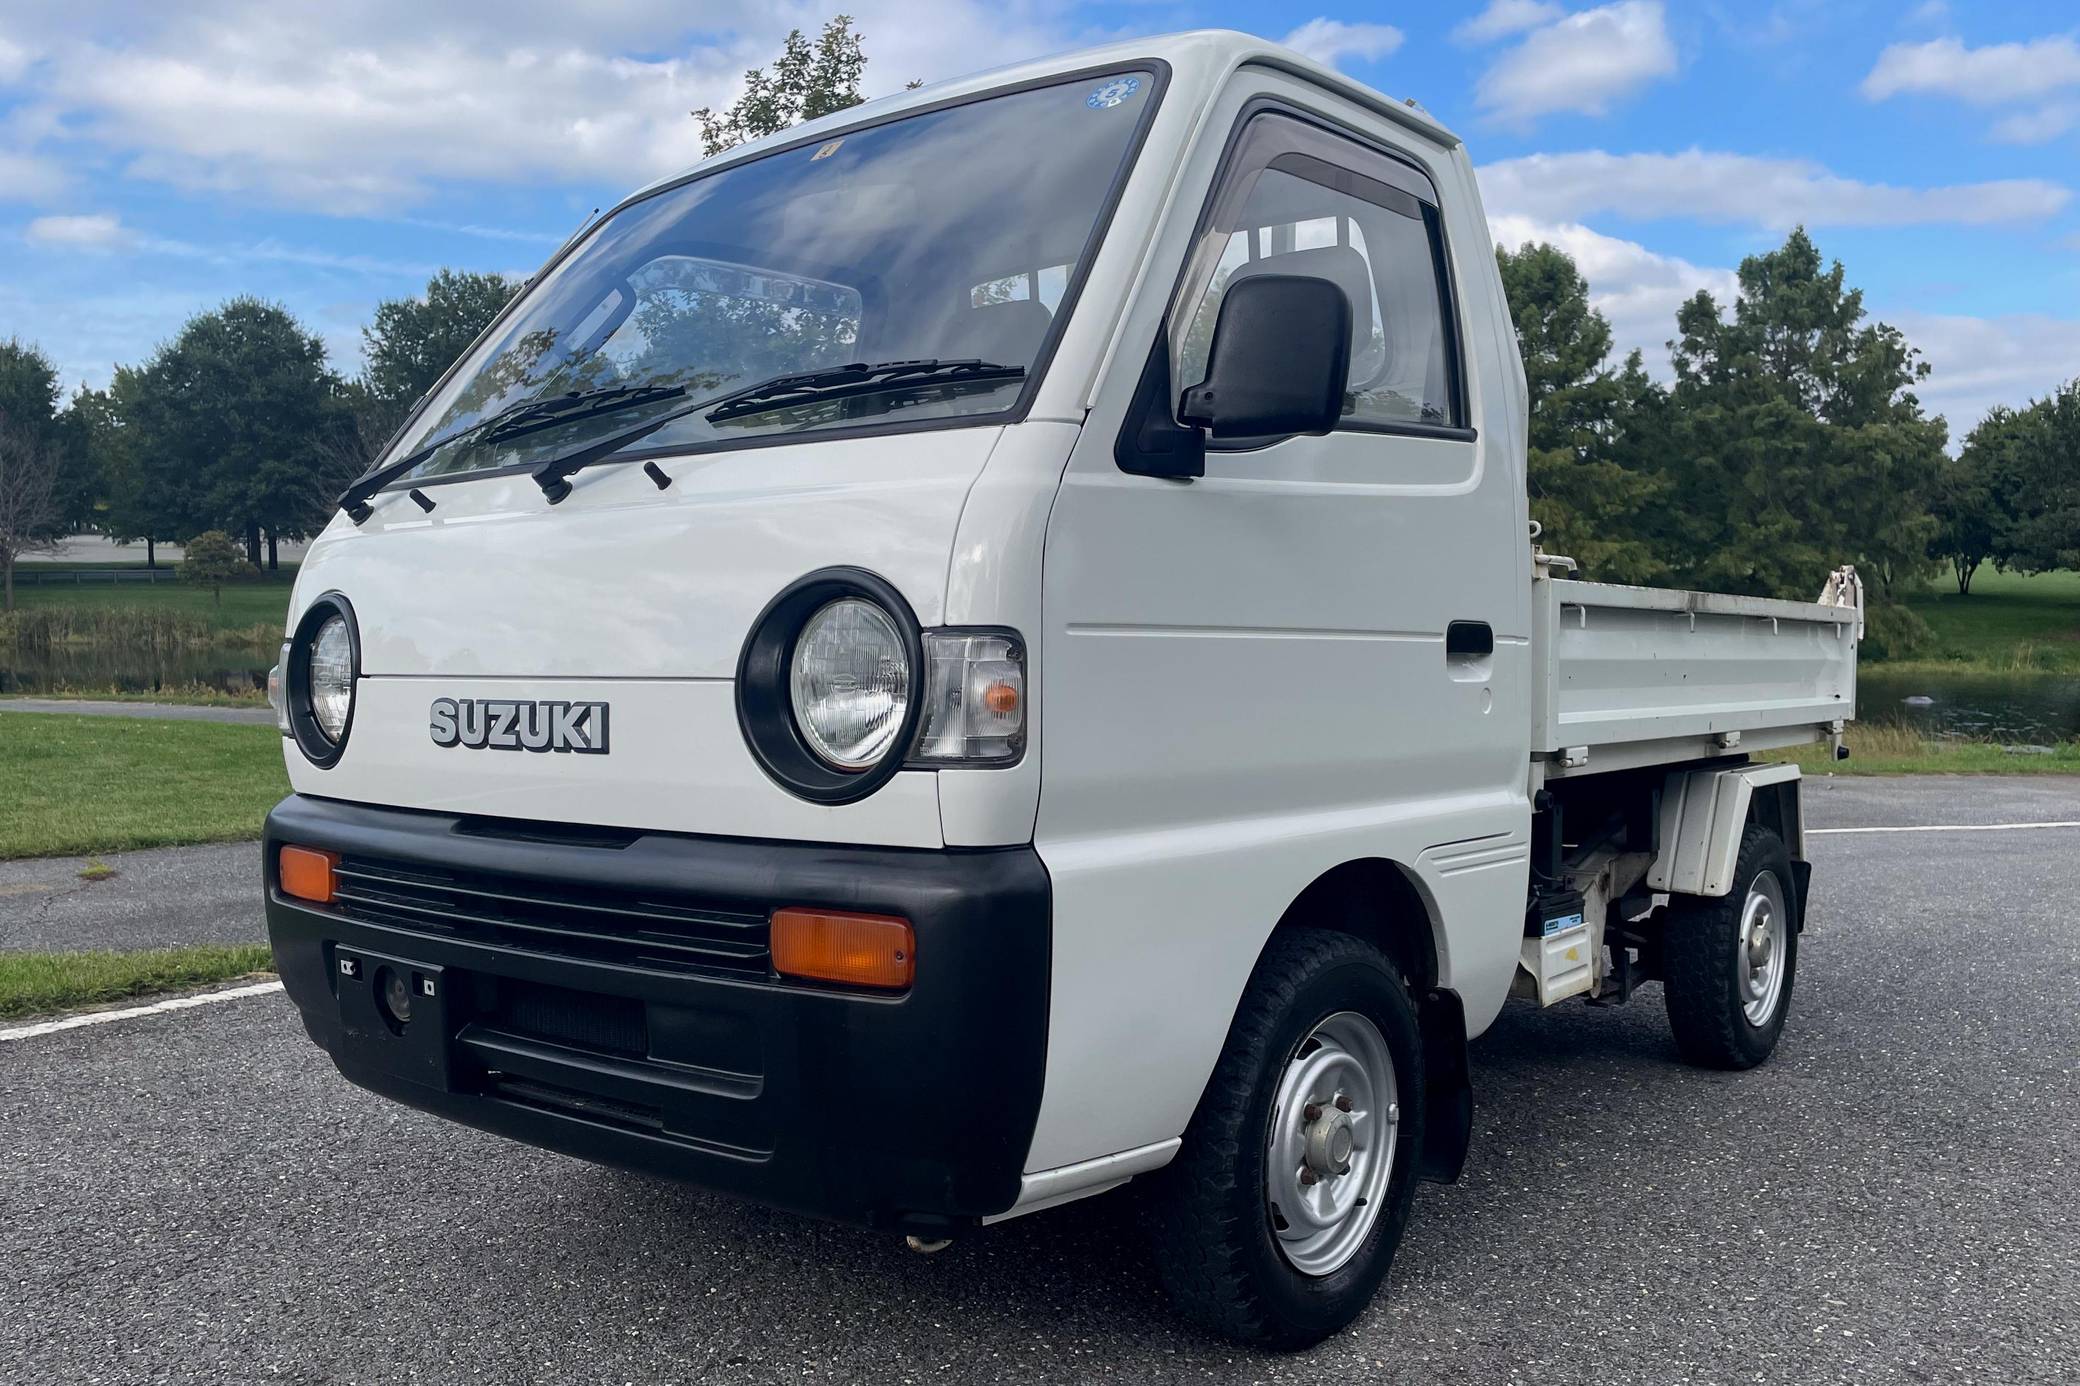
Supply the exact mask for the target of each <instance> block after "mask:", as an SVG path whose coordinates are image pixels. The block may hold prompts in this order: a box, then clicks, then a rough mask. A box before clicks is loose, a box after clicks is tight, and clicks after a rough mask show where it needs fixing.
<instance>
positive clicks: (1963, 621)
mask: <svg viewBox="0 0 2080 1386" xmlns="http://www.w3.org/2000/svg"><path fill="white" fill-rule="evenodd" d="M1907 605H1908V606H1909V607H1910V608H1912V609H1913V611H1914V612H1915V614H1917V615H1918V616H1920V617H1921V619H1922V620H1924V621H1926V622H1928V625H1929V629H1930V630H1932V631H1934V632H1935V644H1934V646H1933V648H1931V649H1930V650H1928V651H1927V652H1926V653H1925V654H1922V655H1919V656H1917V657H1916V658H1915V660H1914V661H1913V662H1914V663H1917V664H1918V663H1922V662H1928V663H1932V664H1940V665H1945V666H1947V667H1956V665H1957V664H1958V663H1960V662H1968V663H1971V664H1975V665H1981V666H1984V667H1986V668H1989V669H1996V670H2002V669H2046V670H2062V671H2066V672H2070V673H2080V573H2065V572H2060V573H2039V574H2038V575H2037V576H2035V577H2023V576H2021V575H2019V574H2016V573H1996V572H1994V571H1993V570H1992V569H1991V568H1984V569H1981V570H1980V572H1979V576H1978V577H1977V578H1976V579H1974V580H1973V582H1972V594H1971V595H1970V596H1968V597H1960V596H1958V595H1957V587H1956V584H1955V583H1945V584H1943V585H1940V586H1937V587H1936V588H1934V589H1932V590H1931V591H1929V592H1926V593H1924V594H1922V595H1920V596H1915V597H1909V598H1907Z"/></svg>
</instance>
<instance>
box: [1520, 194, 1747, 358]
mask: <svg viewBox="0 0 2080 1386" xmlns="http://www.w3.org/2000/svg"><path fill="white" fill-rule="evenodd" d="M1488 229H1489V231H1490V232H1491V233H1492V234H1493V236H1494V238H1495V243H1496V244H1497V245H1499V246H1505V247H1508V248H1509V249H1511V250H1515V249H1517V248H1518V247H1520V246H1522V245H1523V244H1525V243H1526V242H1529V241H1543V242H1545V243H1546V244H1548V245H1551V246H1554V247H1557V248H1558V249H1560V250H1564V251H1566V252H1567V254H1568V255H1569V256H1570V257H1572V258H1573V260H1574V262H1575V265H1576V267H1577V268H1579V269H1580V270H1581V272H1582V277H1583V278H1585V279H1587V280H1588V281H1589V302H1590V304H1591V306H1593V307H1594V308H1595V309H1596V310H1597V311H1598V312H1600V313H1602V314H1603V315H1604V317H1606V318H1608V319H1610V324H1611V336H1612V338H1613V353H1614V356H1615V357H1616V358H1618V359H1622V358H1623V357H1624V355H1625V353H1626V352H1628V351H1631V350H1633V349H1634V348H1638V349H1639V350H1640V351H1641V352H1643V353H1644V354H1645V356H1646V361H1647V367H1648V369H1649V370H1650V371H1652V372H1653V373H1654V374H1655V375H1657V376H1659V377H1661V378H1662V379H1664V380H1665V379H1667V378H1668V377H1669V375H1670V373H1671V372H1670V369H1669V364H1668V351H1667V347H1666V344H1667V342H1668V339H1669V338H1671V337H1673V336H1674V335H1675V330H1676V309H1677V308H1679V307H1680V306H1682V304H1683V303H1685V302H1686V301H1688V300H1689V299H1690V298H1691V297H1692V296H1693V295H1695V294H1696V293H1697V291H1698V290H1699V289H1704V290H1708V291H1709V292H1710V293H1711V294H1712V296H1713V297H1714V298H1716V299H1718V301H1719V303H1720V305H1721V306H1722V307H1723V306H1727V305H1730V304H1731V303H1732V302H1733V296H1734V294H1735V293H1736V292H1737V291H1738V290H1739V281H1738V280H1737V279H1736V278H1735V277H1734V273H1733V271H1732V270H1728V269H1708V268H1704V267H1701V266H1698V265H1693V264H1691V263H1690V262H1689V261H1688V260H1683V259H1679V258H1677V257H1676V256H1673V255H1661V254H1657V253H1656V252H1654V251H1651V250H1649V249H1647V248H1646V247H1645V246H1643V245H1641V244H1639V243H1638V242H1637V241H1627V240H1621V239H1619V238H1618V237H1615V236H1606V235H1604V234H1602V233H1601V232H1599V231H1592V230H1590V229H1589V228H1588V227H1586V226H1583V225H1582V224H1581V223H1580V222H1573V221H1542V220H1539V219H1537V218H1534V217H1527V216H1518V215H1513V214H1507V213H1505V214H1501V215H1492V214H1491V215H1490V216H1489V218H1488Z"/></svg>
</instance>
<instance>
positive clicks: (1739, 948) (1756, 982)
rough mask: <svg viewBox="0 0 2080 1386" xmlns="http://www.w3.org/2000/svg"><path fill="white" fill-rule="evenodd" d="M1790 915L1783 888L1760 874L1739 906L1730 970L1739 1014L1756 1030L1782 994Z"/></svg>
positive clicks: (1773, 876) (1767, 874) (1769, 874)
mask: <svg viewBox="0 0 2080 1386" xmlns="http://www.w3.org/2000/svg"><path fill="white" fill-rule="evenodd" d="M1789 915H1790V911H1788V910H1787V909H1785V908H1784V886H1783V884H1782V883H1781V882H1780V881H1778V880H1777V875H1776V873H1775V872H1774V871H1764V872H1761V873H1760V874H1758V875H1757V876H1756V877H1755V880H1754V881H1753V883H1751V884H1750V885H1749V886H1748V898H1747V901H1746V902H1745V903H1744V904H1743V905H1742V906H1741V931H1740V935H1739V936H1738V937H1737V938H1736V939H1735V940H1734V944H1733V946H1734V970H1735V975H1736V976H1737V977H1738V978H1739V979H1740V992H1741V1011H1742V1013H1743V1014H1745V1015H1746V1016H1747V1017H1748V1023H1749V1024H1750V1025H1752V1026H1754V1027H1755V1028H1756V1029H1758V1030H1759V1029H1761V1028H1762V1027H1763V1026H1765V1025H1767V1024H1769V1021H1770V1017H1771V1016H1772V1015H1774V1014H1775V1013H1776V1009H1777V1001H1778V1000H1779V998H1781V997H1782V996H1783V994H1784V962H1785V955H1786V952H1787V951H1788V949H1789V947H1790V941H1791V933H1790V925H1789Z"/></svg>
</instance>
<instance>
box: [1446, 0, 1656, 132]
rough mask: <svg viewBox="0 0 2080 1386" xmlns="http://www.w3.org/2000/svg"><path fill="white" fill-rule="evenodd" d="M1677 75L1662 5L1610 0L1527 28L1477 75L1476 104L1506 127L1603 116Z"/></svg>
mask: <svg viewBox="0 0 2080 1386" xmlns="http://www.w3.org/2000/svg"><path fill="white" fill-rule="evenodd" d="M1675 70H1676V46H1675V43H1674V41H1673V40H1672V39H1670V38H1669V35H1668V23H1667V16H1666V15H1665V14H1664V13H1663V11H1662V7H1661V4H1660V0H1616V3H1613V4H1608V5H1599V6H1597V7H1596V8H1595V9H1593V10H1583V11H1581V12H1580V13H1578V14H1571V15H1568V16H1567V17H1566V18H1564V19H1561V20H1558V21H1556V22H1554V23H1552V24H1548V25H1546V26H1545V27H1543V28H1539V29H1534V30H1532V31H1531V32H1530V34H1528V35H1527V36H1526V37H1525V38H1524V41H1523V42H1522V43H1519V44H1518V45H1517V46H1516V47H1514V48H1512V49H1510V50H1509V51H1507V52H1506V53H1504V54H1503V55H1502V56H1501V57H1500V58H1498V59H1496V61H1495V63H1494V65H1493V66H1491V67H1490V68H1489V69H1488V70H1487V71H1486V72H1484V73H1482V74H1481V79H1480V82H1479V84H1478V85H1477V86H1476V87H1475V90H1474V98H1475V100H1476V102H1477V103H1478V104H1479V105H1480V108H1481V109H1482V111H1484V112H1485V113H1487V114H1488V115H1489V116H1491V117H1493V118H1494V119H1496V120H1498V121H1501V122H1502V123H1504V124H1507V125H1517V126H1524V125H1529V124H1530V123H1531V122H1532V121H1533V120H1535V119H1536V118H1537V117H1539V116H1542V115H1547V114H1550V113H1552V112H1555V111H1574V112H1578V113H1580V114H1582V115H1603V114H1605V113H1606V112H1608V111H1609V110H1610V109H1611V107H1612V106H1613V105H1615V104H1616V103H1617V102H1619V101H1621V100H1623V99H1625V98H1626V97H1628V96H1630V95H1632V94H1633V93H1634V92H1636V91H1638V90H1639V89H1640V88H1641V87H1643V86H1645V85H1646V84H1647V83H1649V82H1652V81H1654V80H1655V79H1657V78H1661V77H1669V76H1673V75H1674V73H1675Z"/></svg>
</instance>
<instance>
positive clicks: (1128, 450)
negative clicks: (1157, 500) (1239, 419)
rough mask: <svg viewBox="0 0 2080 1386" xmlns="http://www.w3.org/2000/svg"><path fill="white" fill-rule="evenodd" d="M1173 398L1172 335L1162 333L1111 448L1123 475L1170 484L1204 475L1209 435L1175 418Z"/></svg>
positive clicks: (1114, 459)
mask: <svg viewBox="0 0 2080 1386" xmlns="http://www.w3.org/2000/svg"><path fill="white" fill-rule="evenodd" d="M1172 398H1173V396H1172V393H1171V389H1170V334H1169V333H1167V332H1162V333H1158V334H1157V335H1156V341H1155V346H1154V347H1152V348H1151V349H1150V351H1149V353H1148V361H1147V363H1146V364H1145V365H1143V366H1142V368H1141V379H1140V381H1139V382H1138V383H1137V384H1136V385H1135V386H1134V398H1133V401H1132V402H1131V403H1130V404H1129V405H1128V406H1127V417H1126V422H1125V423H1124V424H1122V425H1121V426H1120V431H1119V437H1118V438H1117V439H1116V440H1114V442H1113V445H1112V460H1113V461H1114V462H1115V463H1117V464H1118V465H1119V469H1120V470H1121V471H1123V472H1130V473H1132V474H1133V475H1135V476H1158V477H1164V478H1167V479H1169V480H1172V481H1190V480H1191V479H1192V478H1193V477H1198V476H1204V475H1206V433H1205V431H1204V430H1203V429H1199V428H1193V427H1188V426H1186V425H1183V424H1179V423H1178V422H1177V420H1176V419H1175V418H1173V417H1172V416H1171V412H1170V406H1171V400H1172Z"/></svg>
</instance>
